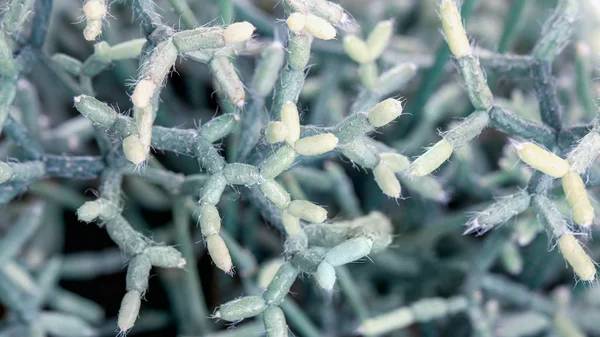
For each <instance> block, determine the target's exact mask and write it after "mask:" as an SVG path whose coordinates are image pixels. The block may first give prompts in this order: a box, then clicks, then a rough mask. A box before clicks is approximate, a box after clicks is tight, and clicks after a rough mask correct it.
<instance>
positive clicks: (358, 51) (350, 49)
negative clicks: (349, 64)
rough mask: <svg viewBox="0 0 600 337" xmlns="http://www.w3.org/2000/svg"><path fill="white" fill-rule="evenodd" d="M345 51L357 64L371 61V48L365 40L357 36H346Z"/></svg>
mask: <svg viewBox="0 0 600 337" xmlns="http://www.w3.org/2000/svg"><path fill="white" fill-rule="evenodd" d="M344 50H345V51H346V54H348V56H350V58H351V59H352V60H354V61H355V62H358V63H361V64H362V63H367V62H369V61H371V54H370V53H369V48H368V47H367V45H366V44H365V42H364V41H363V40H361V39H359V38H358V37H356V36H355V35H346V37H344Z"/></svg>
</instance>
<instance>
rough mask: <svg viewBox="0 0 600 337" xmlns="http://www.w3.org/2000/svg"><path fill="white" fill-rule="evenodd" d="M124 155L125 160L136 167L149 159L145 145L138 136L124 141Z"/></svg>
mask: <svg viewBox="0 0 600 337" xmlns="http://www.w3.org/2000/svg"><path fill="white" fill-rule="evenodd" d="M123 153H124V154H125V158H127V160H129V161H130V162H132V163H133V164H135V165H139V164H141V163H143V162H144V161H146V159H147V158H148V156H147V154H146V150H145V149H144V144H142V142H141V140H140V137H138V136H136V135H131V136H129V137H127V138H125V139H123Z"/></svg>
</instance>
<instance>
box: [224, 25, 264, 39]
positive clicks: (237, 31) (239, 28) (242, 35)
mask: <svg viewBox="0 0 600 337" xmlns="http://www.w3.org/2000/svg"><path fill="white" fill-rule="evenodd" d="M255 29H256V28H255V27H254V26H253V25H252V24H251V23H250V22H247V21H244V22H236V23H234V24H231V25H229V27H227V28H226V29H225V33H224V35H223V36H224V38H225V42H227V43H238V42H243V41H246V40H248V39H249V38H250V37H251V36H252V34H253V33H254V30H255Z"/></svg>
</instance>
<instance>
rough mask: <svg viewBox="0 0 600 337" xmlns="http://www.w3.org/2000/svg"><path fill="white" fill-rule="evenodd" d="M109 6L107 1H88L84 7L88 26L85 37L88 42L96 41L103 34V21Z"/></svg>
mask: <svg viewBox="0 0 600 337" xmlns="http://www.w3.org/2000/svg"><path fill="white" fill-rule="evenodd" d="M107 12H108V10H107V5H106V1H105V0H87V1H86V2H85V3H84V5H83V14H84V15H85V20H86V25H85V28H84V30H83V37H85V39H86V40H88V41H94V40H96V38H97V37H98V36H100V34H102V20H103V19H104V17H105V16H106V13H107Z"/></svg>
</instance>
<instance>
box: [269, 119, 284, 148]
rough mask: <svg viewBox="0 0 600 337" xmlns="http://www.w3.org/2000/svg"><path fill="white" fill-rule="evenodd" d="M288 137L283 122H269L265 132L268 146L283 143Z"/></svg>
mask: <svg viewBox="0 0 600 337" xmlns="http://www.w3.org/2000/svg"><path fill="white" fill-rule="evenodd" d="M287 135H288V128H287V126H286V125H285V124H284V123H283V122H270V123H269V124H267V129H266V130H265V139H266V140H267V143H269V144H275V143H279V142H283V141H284V140H285V137H287Z"/></svg>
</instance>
